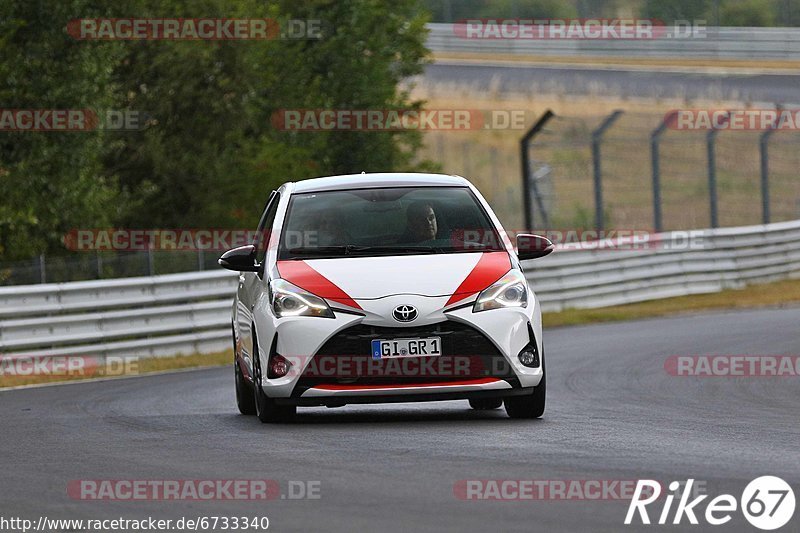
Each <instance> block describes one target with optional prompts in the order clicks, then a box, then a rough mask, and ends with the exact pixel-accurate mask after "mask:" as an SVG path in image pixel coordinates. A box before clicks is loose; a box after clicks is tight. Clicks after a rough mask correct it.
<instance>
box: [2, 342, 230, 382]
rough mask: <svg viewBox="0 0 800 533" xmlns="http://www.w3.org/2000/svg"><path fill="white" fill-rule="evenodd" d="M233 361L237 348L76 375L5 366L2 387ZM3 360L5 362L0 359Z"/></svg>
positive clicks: (136, 361) (137, 361)
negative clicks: (24, 372)
mask: <svg viewBox="0 0 800 533" xmlns="http://www.w3.org/2000/svg"><path fill="white" fill-rule="evenodd" d="M232 361H233V351H232V350H227V351H225V352H220V353H214V354H194V355H178V356H174V357H152V358H146V359H130V360H129V361H128V362H127V363H126V364H125V365H114V368H113V369H106V368H103V367H99V368H97V369H96V370H91V369H87V370H86V371H84V372H83V373H74V374H73V375H52V374H51V375H30V376H23V375H14V374H13V373H12V371H10V370H9V369H8V368H5V367H4V368H3V370H4V372H2V373H0V388H2V387H16V386H20V385H40V384H44V383H56V382H63V381H75V380H85V379H100V378H109V377H122V376H139V375H145V374H150V373H153V372H165V371H169V370H180V369H184V368H200V367H206V366H222V365H227V364H230V363H231V362H232ZM0 364H1V363H0Z"/></svg>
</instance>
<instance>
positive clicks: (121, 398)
mask: <svg viewBox="0 0 800 533" xmlns="http://www.w3.org/2000/svg"><path fill="white" fill-rule="evenodd" d="M798 324H800V308H785V309H766V310H753V311H740V312H729V313H718V314H707V315H694V316H685V317H674V318H665V319H653V320H643V321H639V322H628V323H616V324H608V325H593V326H584V327H574V328H561V329H550V330H547V331H546V333H545V344H546V347H547V348H546V350H547V367H548V385H549V387H548V389H549V390H548V393H549V394H548V408H547V412H546V414H545V417H544V418H543V419H542V420H536V421H514V420H510V419H508V418H507V417H506V415H505V412H504V411H502V410H497V411H490V412H478V411H471V410H470V409H469V408H468V406H467V404H466V402H463V401H462V402H447V403H442V404H398V405H389V406H347V407H344V408H339V409H326V408H310V409H305V410H300V412H299V413H300V414H299V416H298V420H297V423H294V424H289V425H276V426H270V425H262V424H260V423H259V422H258V421H257V420H256V419H255V418H254V417H244V416H240V415H239V414H238V413H237V412H236V408H235V405H234V402H233V371H232V369H231V368H225V369H221V368H220V369H206V370H196V371H189V372H182V373H174V374H166V375H159V376H150V377H139V378H132V379H123V380H116V381H105V382H95V383H81V384H72V385H62V386H50V387H43V388H35V389H27V390H11V391H3V392H0V415H1V416H2V431H0V435H2V436H0V446H1V447H2V458H3V459H2V464H3V471H2V477H0V498H1V499H2V502H3V503H2V506H3V508H2V509H0V514H2V515H3V516H6V517H7V516H12V515H14V516H21V517H26V518H31V519H34V520H35V519H37V517H39V516H40V515H45V516H47V517H49V518H115V517H120V516H122V517H127V518H146V517H147V516H148V515H150V516H154V517H156V518H170V517H180V516H190V517H197V516H214V515H217V516H221V515H229V516H230V515H245V516H249V517H256V516H268V517H269V519H270V523H271V525H270V529H274V530H277V531H359V530H363V531H431V530H446V531H567V532H577V531H615V532H617V531H640V530H646V531H676V530H691V531H695V532H696V531H757V530H756V529H754V528H753V527H752V526H750V525H749V524H748V523H747V522H746V521H745V519H744V518H743V516H742V514H741V513H740V512H737V513H735V515H734V518H733V520H732V521H731V522H730V523H728V524H727V525H725V526H721V527H712V526H708V525H700V526H695V527H690V526H688V524H687V522H686V520H685V519H684V522H683V525H682V526H679V527H676V526H655V527H654V526H650V527H649V528H648V527H645V526H643V525H641V524H640V523H638V522H637V524H638V525H636V526H627V527H626V526H624V525H623V519H624V516H625V513H626V511H627V503H628V502H627V501H585V500H568V501H517V502H507V501H462V500H460V499H458V498H456V497H455V496H454V484H455V483H456V482H457V481H458V480H467V479H538V480H636V479H642V478H652V479H657V480H660V481H663V482H665V484H668V483H669V482H670V481H672V480H681V481H682V480H685V479H687V478H694V479H697V480H702V481H703V483H705V487H706V491H707V492H708V493H710V494H711V496H712V497H713V496H715V495H718V494H722V493H730V494H733V495H734V497H736V498H737V499H738V498H739V496H740V495H741V492H742V490H743V489H744V487H745V485H746V484H747V483H748V482H749V481H750V480H752V479H754V478H756V477H758V476H761V475H767V474H772V475H778V476H781V477H782V478H783V479H785V480H786V481H787V482H789V483H790V484H792V485H793V486H794V488H795V492H797V487H798V483H800V449H799V445H800V410H799V409H798V406H800V378H798V377H780V378H775V377H772V378H765V377H760V378H720V377H716V378H698V377H673V376H670V375H669V374H668V373H667V372H666V371H665V370H664V361H665V359H666V358H667V357H668V356H670V355H673V354H679V355H680V354H785V355H786V354H800V327H798ZM243 478H247V479H250V478H253V479H255V478H258V479H274V480H277V481H279V482H280V486H281V490H282V491H283V493H284V494H283V495H284V496H286V492H287V487H288V481H289V480H295V481H298V480H306V481H314V480H316V481H319V482H320V494H321V499H301V500H290V499H275V500H271V501H235V502H230V501H177V502H175V501H136V502H133V501H115V502H109V501H82V500H79V499H72V498H71V497H70V496H68V493H67V484H68V482H69V481H70V480H80V479H148V480H150V479H243ZM709 499H710V498H709ZM707 501H708V500H706V502H707ZM654 505H655V504H654ZM704 508H705V506H704V505H702V506H701V512H702V509H704ZM673 509H674V506H673ZM660 510H661V506H660V505H659V506H658V507H657V508H655V509H654V510H653V511H652V512H651V518H652V519H653V520H656V519H657V517H658V514H660ZM798 512H800V511H796V512H795V516H794V519H793V520H792V521H791V522H790V523H789V524H788V525H787V526H785V527H784V528H782V529H781V530H780V531H782V532H785V531H794V532H797V531H800V518H798ZM671 518H672V515H670V521H671Z"/></svg>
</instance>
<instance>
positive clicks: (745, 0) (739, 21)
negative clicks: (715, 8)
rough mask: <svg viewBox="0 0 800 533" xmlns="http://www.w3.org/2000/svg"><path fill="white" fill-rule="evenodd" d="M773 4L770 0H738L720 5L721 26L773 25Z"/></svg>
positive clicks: (774, 15) (774, 17)
mask: <svg viewBox="0 0 800 533" xmlns="http://www.w3.org/2000/svg"><path fill="white" fill-rule="evenodd" d="M776 15H777V12H776V9H775V4H774V3H773V2H771V1H770V0H738V1H736V2H724V3H723V4H722V5H721V6H720V13H719V18H720V25H721V26H774V25H775V21H776Z"/></svg>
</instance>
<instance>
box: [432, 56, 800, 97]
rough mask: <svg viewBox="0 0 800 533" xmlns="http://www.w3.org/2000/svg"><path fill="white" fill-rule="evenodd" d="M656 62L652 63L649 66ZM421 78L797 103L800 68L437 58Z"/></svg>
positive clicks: (503, 87) (530, 89)
mask: <svg viewBox="0 0 800 533" xmlns="http://www.w3.org/2000/svg"><path fill="white" fill-rule="evenodd" d="M652 68H655V67H652ZM424 80H425V82H426V83H431V84H440V83H446V84H452V85H453V86H454V87H472V88H473V89H477V90H480V91H486V90H489V89H490V88H491V89H493V90H496V91H498V92H499V93H500V94H504V93H513V92H521V93H525V94H529V93H534V94H535V93H537V92H538V93H542V94H568V95H583V96H585V95H589V96H617V97H623V98H633V97H637V98H680V99H690V100H696V99H699V100H731V101H741V102H759V103H770V102H776V103H782V104H796V103H799V102H798V101H799V100H800V96H798V87H800V75H798V74H763V73H753V74H730V73H713V72H702V71H699V70H693V69H690V68H687V69H683V70H682V69H673V70H670V69H669V68H664V67H658V70H647V69H644V68H635V67H632V68H613V67H612V68H606V67H602V66H598V67H597V68H592V67H586V66H572V67H571V66H557V65H555V66H528V65H521V64H516V65H515V64H513V63H507V64H502V63H500V64H495V65H487V64H469V63H459V62H456V61H450V62H446V61H440V62H437V63H435V64H432V65H428V67H427V68H426V69H425V74H424Z"/></svg>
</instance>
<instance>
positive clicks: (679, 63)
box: [432, 52, 800, 72]
mask: <svg viewBox="0 0 800 533" xmlns="http://www.w3.org/2000/svg"><path fill="white" fill-rule="evenodd" d="M432 58H433V60H434V62H436V61H441V60H448V59H456V60H462V61H463V60H470V61H476V62H480V61H484V62H485V61H492V60H495V61H498V60H499V61H511V62H515V63H541V64H553V65H575V66H588V67H592V66H598V65H604V66H608V65H611V66H613V65H623V66H632V67H673V68H675V67H691V68H708V69H713V70H730V71H735V70H736V69H742V70H751V69H757V70H776V71H782V70H785V71H788V72H792V71H797V70H798V68H800V61H781V60H767V61H760V60H748V59H718V58H690V57H665V58H659V57H624V56H623V57H616V56H613V57H612V56H580V57H572V56H539V55H517V54H491V53H480V52H468V53H465V52H436V53H434V54H432Z"/></svg>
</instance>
